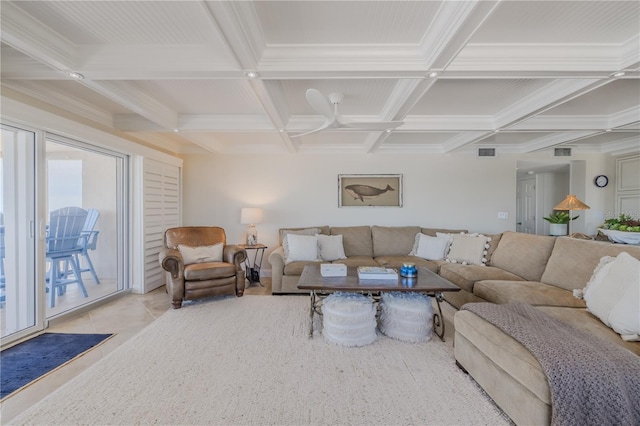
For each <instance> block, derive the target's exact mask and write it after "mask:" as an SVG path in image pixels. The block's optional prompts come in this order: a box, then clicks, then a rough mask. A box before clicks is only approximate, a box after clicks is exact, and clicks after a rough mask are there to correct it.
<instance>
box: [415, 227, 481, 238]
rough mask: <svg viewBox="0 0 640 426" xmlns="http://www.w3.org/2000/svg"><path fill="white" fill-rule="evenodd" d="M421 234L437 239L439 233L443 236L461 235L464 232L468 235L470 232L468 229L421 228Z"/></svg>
mask: <svg viewBox="0 0 640 426" xmlns="http://www.w3.org/2000/svg"><path fill="white" fill-rule="evenodd" d="M420 232H422V233H423V234H425V235H429V236H431V237H435V236H436V235H437V233H438V232H440V233H443V234H461V233H463V232H464V233H465V234H466V233H467V232H469V231H467V230H466V229H445V228H420Z"/></svg>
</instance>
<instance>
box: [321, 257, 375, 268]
mask: <svg viewBox="0 0 640 426" xmlns="http://www.w3.org/2000/svg"><path fill="white" fill-rule="evenodd" d="M331 263H340V264H343V265H347V266H353V267H354V268H357V267H358V266H380V265H378V262H376V261H375V260H374V259H373V257H370V256H349V257H347V258H346V259H340V260H336V261H334V262H331Z"/></svg>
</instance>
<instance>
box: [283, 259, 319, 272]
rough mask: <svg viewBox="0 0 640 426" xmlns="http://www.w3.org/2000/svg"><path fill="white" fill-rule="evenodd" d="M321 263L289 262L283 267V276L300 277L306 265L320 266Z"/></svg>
mask: <svg viewBox="0 0 640 426" xmlns="http://www.w3.org/2000/svg"><path fill="white" fill-rule="evenodd" d="M321 263H322V262H321V261H317V262H310V261H300V262H291V263H289V264H287V265H285V267H284V274H285V275H302V270H303V269H304V267H305V266H307V265H320V264H321Z"/></svg>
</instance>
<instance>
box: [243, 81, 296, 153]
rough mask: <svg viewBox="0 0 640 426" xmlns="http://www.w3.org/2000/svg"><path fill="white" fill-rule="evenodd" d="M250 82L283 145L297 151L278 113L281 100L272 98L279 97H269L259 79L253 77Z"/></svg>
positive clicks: (265, 87) (290, 150) (262, 82)
mask: <svg viewBox="0 0 640 426" xmlns="http://www.w3.org/2000/svg"><path fill="white" fill-rule="evenodd" d="M250 83H251V87H252V88H253V91H254V92H255V94H256V96H257V97H258V101H259V102H260V104H261V105H262V108H263V109H264V111H265V112H266V113H267V116H268V117H269V119H270V120H271V122H272V123H273V126H274V128H275V130H278V131H279V132H280V137H281V139H282V143H283V144H284V145H285V147H286V148H287V150H288V151H289V152H291V153H295V152H296V151H297V147H296V145H295V144H294V143H293V141H292V140H291V139H290V138H289V135H287V133H286V132H285V131H284V130H285V127H286V123H285V120H284V119H283V117H282V116H281V115H280V113H281V111H280V110H281V109H282V108H283V101H281V102H280V103H278V102H277V101H275V100H274V99H279V98H272V97H271V95H270V94H269V90H267V86H266V84H265V82H264V81H262V80H259V79H253V80H251V81H250ZM272 90H273V86H272Z"/></svg>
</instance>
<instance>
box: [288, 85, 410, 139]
mask: <svg viewBox="0 0 640 426" xmlns="http://www.w3.org/2000/svg"><path fill="white" fill-rule="evenodd" d="M306 96H307V102H309V105H311V107H312V108H313V109H314V110H316V112H318V113H320V114H322V115H324V117H325V118H326V121H325V122H324V124H323V125H322V126H320V127H318V128H317V129H315V130H311V131H309V132H306V133H300V134H298V135H292V136H291V137H292V138H297V137H300V136H305V135H310V134H312V133H316V132H321V131H323V130H325V129H328V128H330V127H331V128H334V129H341V128H342V129H357V130H371V131H376V130H377V131H382V130H388V129H395V128H396V127H398V126H400V125H402V124H403V123H404V122H403V121H368V122H356V121H348V120H345V119H343V118H342V116H341V115H340V114H338V105H339V104H340V102H342V100H343V99H344V95H343V94H342V93H329V96H328V97H325V96H324V95H323V94H322V93H320V92H319V91H318V90H316V89H307V94H306ZM331 105H333V107H332V106H331Z"/></svg>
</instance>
